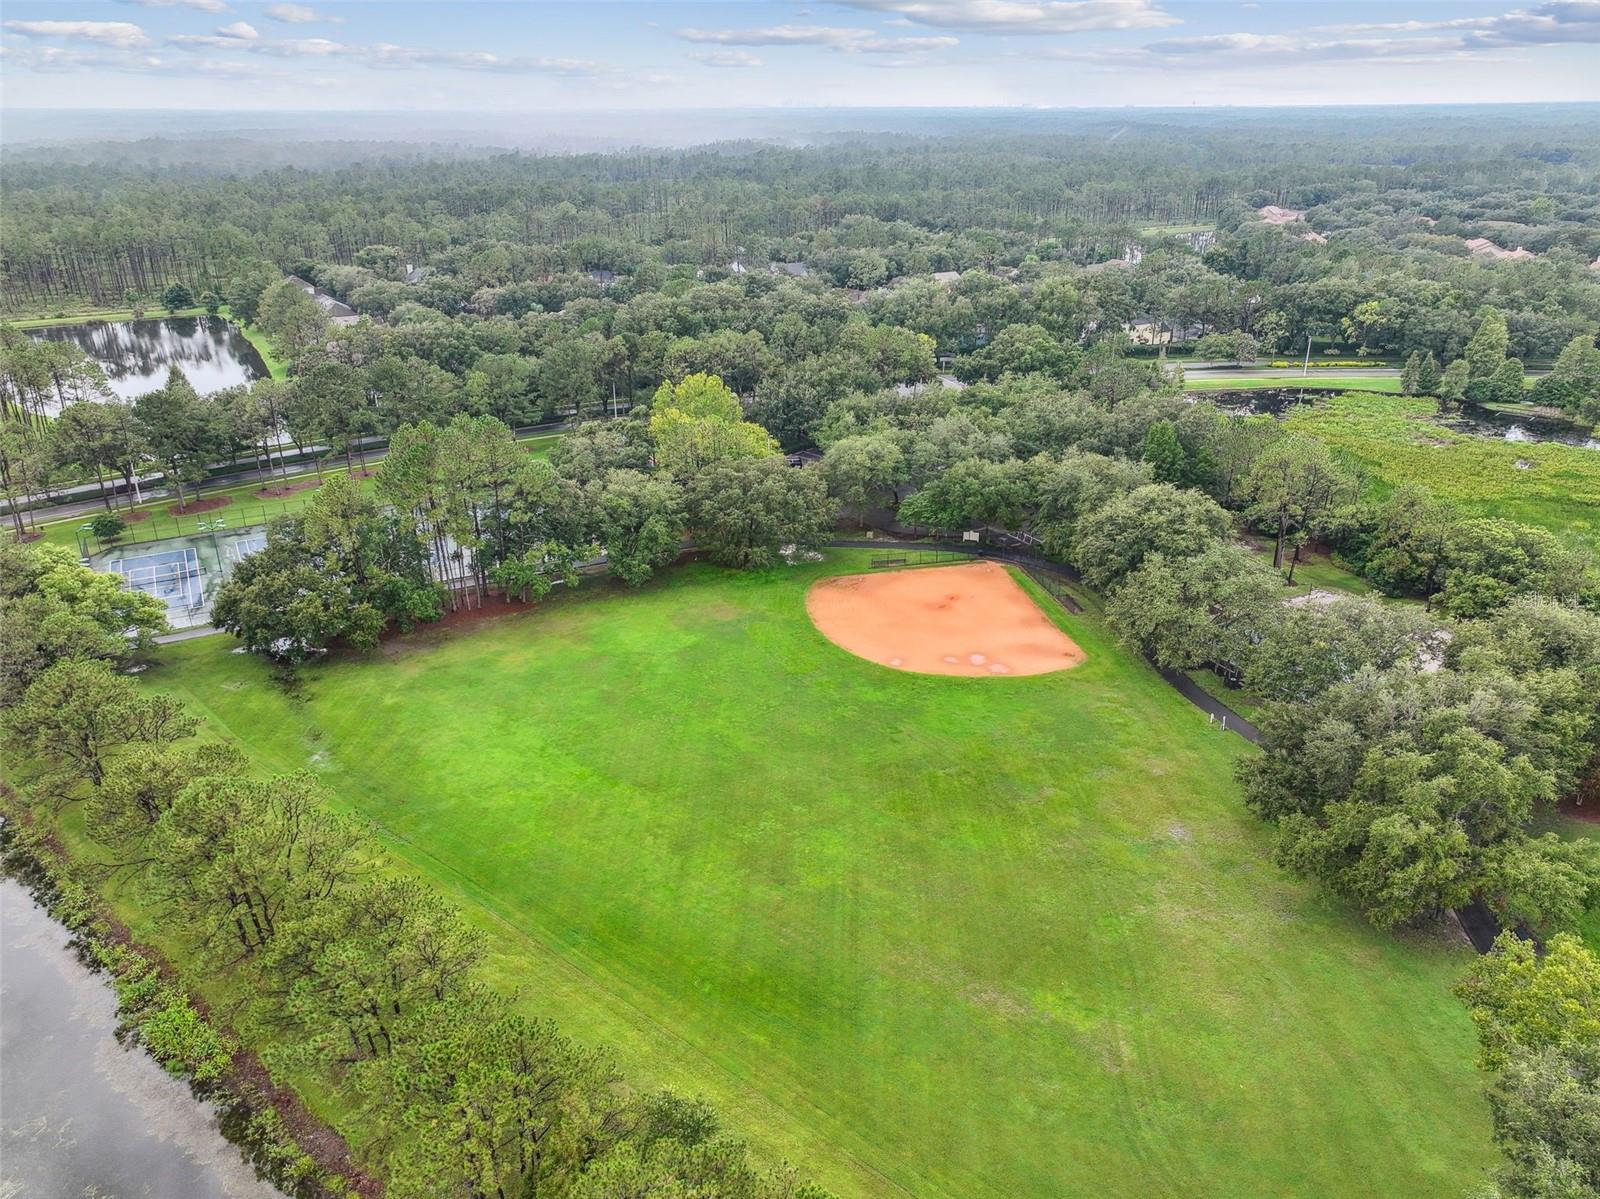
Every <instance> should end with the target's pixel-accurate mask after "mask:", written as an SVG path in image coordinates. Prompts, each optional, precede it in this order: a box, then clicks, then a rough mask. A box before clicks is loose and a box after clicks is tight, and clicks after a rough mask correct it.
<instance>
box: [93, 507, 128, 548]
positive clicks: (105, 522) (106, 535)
mask: <svg viewBox="0 0 1600 1199" xmlns="http://www.w3.org/2000/svg"><path fill="white" fill-rule="evenodd" d="M89 531H90V532H92V533H93V534H94V535H95V536H96V537H98V538H99V539H100V540H101V541H115V540H117V538H119V537H121V536H122V535H123V534H124V533H125V532H127V531H128V522H127V521H125V520H123V519H122V517H120V516H118V515H117V514H116V513H115V512H102V513H100V514H99V515H98V516H96V517H95V518H94V519H93V520H91V521H90V522H89Z"/></svg>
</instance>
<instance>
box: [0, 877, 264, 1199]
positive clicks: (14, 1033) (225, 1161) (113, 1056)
mask: <svg viewBox="0 0 1600 1199" xmlns="http://www.w3.org/2000/svg"><path fill="white" fill-rule="evenodd" d="M0 980H3V982H0V1005H3V1010H4V1017H5V1018H4V1020H0V1075H3V1076H4V1078H5V1107H4V1111H3V1113H0V1199H12V1197H13V1196H15V1197H17V1199H20V1197H21V1196H29V1197H30V1199H82V1197H84V1196H94V1197H95V1199H134V1197H136V1196H138V1197H143V1196H180V1195H181V1196H184V1199H283V1197H282V1195H281V1194H280V1192H279V1191H277V1190H276V1189H275V1188H273V1187H271V1186H269V1185H267V1184H266V1183H265V1182H262V1181H260V1180H259V1179H258V1178H256V1176H255V1171H254V1170H253V1169H252V1168H251V1167H250V1166H249V1165H248V1164H247V1163H246V1162H245V1161H244V1159H243V1158H242V1157H241V1156H240V1154H239V1150H238V1149H236V1148H235V1147H234V1146H233V1145H230V1144H229V1143H228V1142H227V1141H226V1140H224V1139H223V1137H222V1134H221V1133H220V1132H219V1131H218V1130H217V1123H216V1119H215V1118H214V1117H213V1116H212V1114H211V1112H210V1110H209V1109H208V1108H206V1107H205V1106H204V1105H203V1104H201V1103H200V1102H199V1101H198V1100H197V1099H195V1098H194V1096H193V1095H192V1094H190V1092H189V1087H188V1084H187V1083H185V1082H182V1081H180V1080H179V1079H176V1078H173V1077H171V1076H170V1075H168V1074H167V1073H166V1071H164V1070H162V1069H161V1067H160V1066H158V1065H156V1063H155V1062H154V1061H153V1060H152V1059H151V1058H150V1057H149V1056H148V1055H146V1054H145V1052H144V1051H143V1050H142V1049H124V1048H123V1047H122V1046H121V1045H119V1044H118V1043H117V1041H116V1040H115V1038H114V1036H113V1031H114V1030H115V1028H116V1025H117V1016H116V1006H117V1005H116V1000H115V998H114V997H113V995H112V993H111V988H110V987H108V986H107V985H106V981H105V979H104V978H103V977H102V976H99V975H96V974H92V973H91V972H90V971H89V969H88V968H87V967H86V966H84V964H83V963H82V962H80V961H79V960H78V958H77V955H76V954H75V953H73V952H72V950H71V949H69V948H68V947H67V932H66V930H65V929H64V928H62V927H61V925H60V924H58V923H56V921H54V920H52V919H51V918H50V916H49V915H48V914H47V913H46V912H45V911H44V910H43V909H42V908H40V907H39V906H38V905H37V904H35V903H34V902H33V900H32V899H31V898H30V897H29V895H28V893H27V891H26V890H25V889H24V888H23V886H22V885H21V884H20V883H18V882H16V881H15V880H13V879H0Z"/></svg>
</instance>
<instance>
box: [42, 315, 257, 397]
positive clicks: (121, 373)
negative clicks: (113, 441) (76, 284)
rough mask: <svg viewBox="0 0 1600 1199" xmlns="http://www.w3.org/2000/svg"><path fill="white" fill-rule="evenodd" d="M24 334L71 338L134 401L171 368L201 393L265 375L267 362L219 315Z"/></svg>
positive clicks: (163, 379) (162, 380) (109, 381)
mask: <svg viewBox="0 0 1600 1199" xmlns="http://www.w3.org/2000/svg"><path fill="white" fill-rule="evenodd" d="M29 335H30V336H32V337H35V338H38V339H40V340H42V341H70V342H73V343H75V344H76V345H78V346H79V347H80V348H81V349H82V350H83V352H84V353H86V354H88V355H89V357H91V358H93V359H94V360H95V361H96V362H98V363H99V364H100V367H101V369H102V370H104V371H105V373H106V383H107V384H108V385H109V386H110V388H111V390H112V391H113V392H114V393H116V395H118V396H119V397H121V398H122V399H129V400H131V399H135V398H137V397H139V396H141V395H143V394H144V393H145V392H147V391H154V390H155V389H156V388H158V387H160V386H161V385H162V384H164V383H165V382H166V381H167V368H168V367H169V366H176V367H177V368H178V369H179V370H181V371H182V372H183V374H184V377H185V378H187V379H188V380H189V382H190V383H192V384H194V389H195V390H196V391H198V392H199V393H200V394H201V395H207V394H209V393H210V392H213V391H221V390H222V389H223V388H224V387H232V386H233V385H234V384H236V383H249V382H252V381H254V380H256V379H260V378H262V377H264V376H265V375H266V374H267V364H266V363H265V362H263V361H262V359H261V355H260V354H258V353H257V352H256V348H255V347H254V346H253V345H251V344H250V342H249V341H248V340H247V339H246V338H245V335H244V334H243V333H241V332H240V331H239V328H238V326H237V325H233V324H230V323H229V322H227V321H225V320H223V319H222V318H221V317H220V316H177V317H170V318H168V319H166V320H143V321H115V322H104V321H99V322H95V323H92V324H87V325H52V326H51V327H49V328H46V329H33V330H30V331H29Z"/></svg>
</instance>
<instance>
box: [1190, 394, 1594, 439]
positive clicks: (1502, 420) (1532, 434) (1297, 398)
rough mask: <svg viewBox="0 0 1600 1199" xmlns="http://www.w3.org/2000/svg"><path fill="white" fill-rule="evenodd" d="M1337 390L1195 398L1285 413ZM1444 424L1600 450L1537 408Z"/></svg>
mask: <svg viewBox="0 0 1600 1199" xmlns="http://www.w3.org/2000/svg"><path fill="white" fill-rule="evenodd" d="M1337 394H1338V393H1337V392H1332V391H1327V390H1318V389H1315V388H1305V387H1257V388H1239V389H1238V390H1235V391H1195V392H1190V393H1189V399H1190V400H1191V401H1196V400H1210V401H1211V402H1212V403H1213V404H1215V405H1216V406H1217V407H1218V408H1220V409H1221V410H1222V411H1224V412H1226V413H1228V414H1229V415H1230V416H1247V415H1268V416H1282V415H1284V413H1286V412H1288V411H1290V410H1291V409H1293V408H1296V407H1298V406H1299V405H1301V404H1315V403H1318V402H1319V401H1325V400H1327V399H1328V398H1329V396H1332V395H1337ZM1436 419H1437V420H1438V421H1439V423H1440V424H1441V425H1443V426H1444V427H1445V428H1447V429H1450V430H1452V431H1454V432H1456V433H1465V434H1467V435H1468V436H1469V437H1487V438H1490V439H1492V440H1495V441H1519V442H1551V443H1555V444H1558V445H1570V446H1575V447H1577V448H1578V449H1583V450H1600V438H1596V437H1594V436H1593V431H1592V430H1588V431H1586V430H1585V429H1584V427H1583V426H1581V425H1574V424H1572V423H1571V422H1569V421H1564V420H1561V419H1559V418H1553V417H1549V416H1542V415H1540V414H1538V413H1536V412H1527V413H1524V412H1502V411H1500V410H1498V409H1494V408H1484V407H1482V406H1480V405H1478V404H1463V405H1462V406H1461V408H1460V409H1459V410H1458V411H1454V412H1450V413H1446V414H1445V415H1443V416H1440V417H1437V418H1436Z"/></svg>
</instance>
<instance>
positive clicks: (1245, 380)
mask: <svg viewBox="0 0 1600 1199" xmlns="http://www.w3.org/2000/svg"><path fill="white" fill-rule="evenodd" d="M1263 387H1296V388H1298V387H1303V388H1305V389H1306V390H1308V391H1319V390H1320V391H1355V390H1360V391H1384V392H1394V393H1396V394H1398V393H1399V391H1400V377H1399V376H1398V375H1396V376H1395V377H1394V378H1392V379H1386V378H1382V377H1378V376H1372V375H1365V376H1363V375H1351V376H1348V377H1346V376H1341V375H1316V374H1311V375H1304V376H1302V375H1298V374H1295V375H1287V374H1279V375H1246V376H1243V377H1234V378H1232V379H1214V378H1210V377H1208V376H1206V375H1201V374H1198V373H1197V374H1194V375H1190V376H1187V377H1185V379H1184V381H1183V389H1184V390H1185V391H1255V390H1257V389H1258V388H1263Z"/></svg>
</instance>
